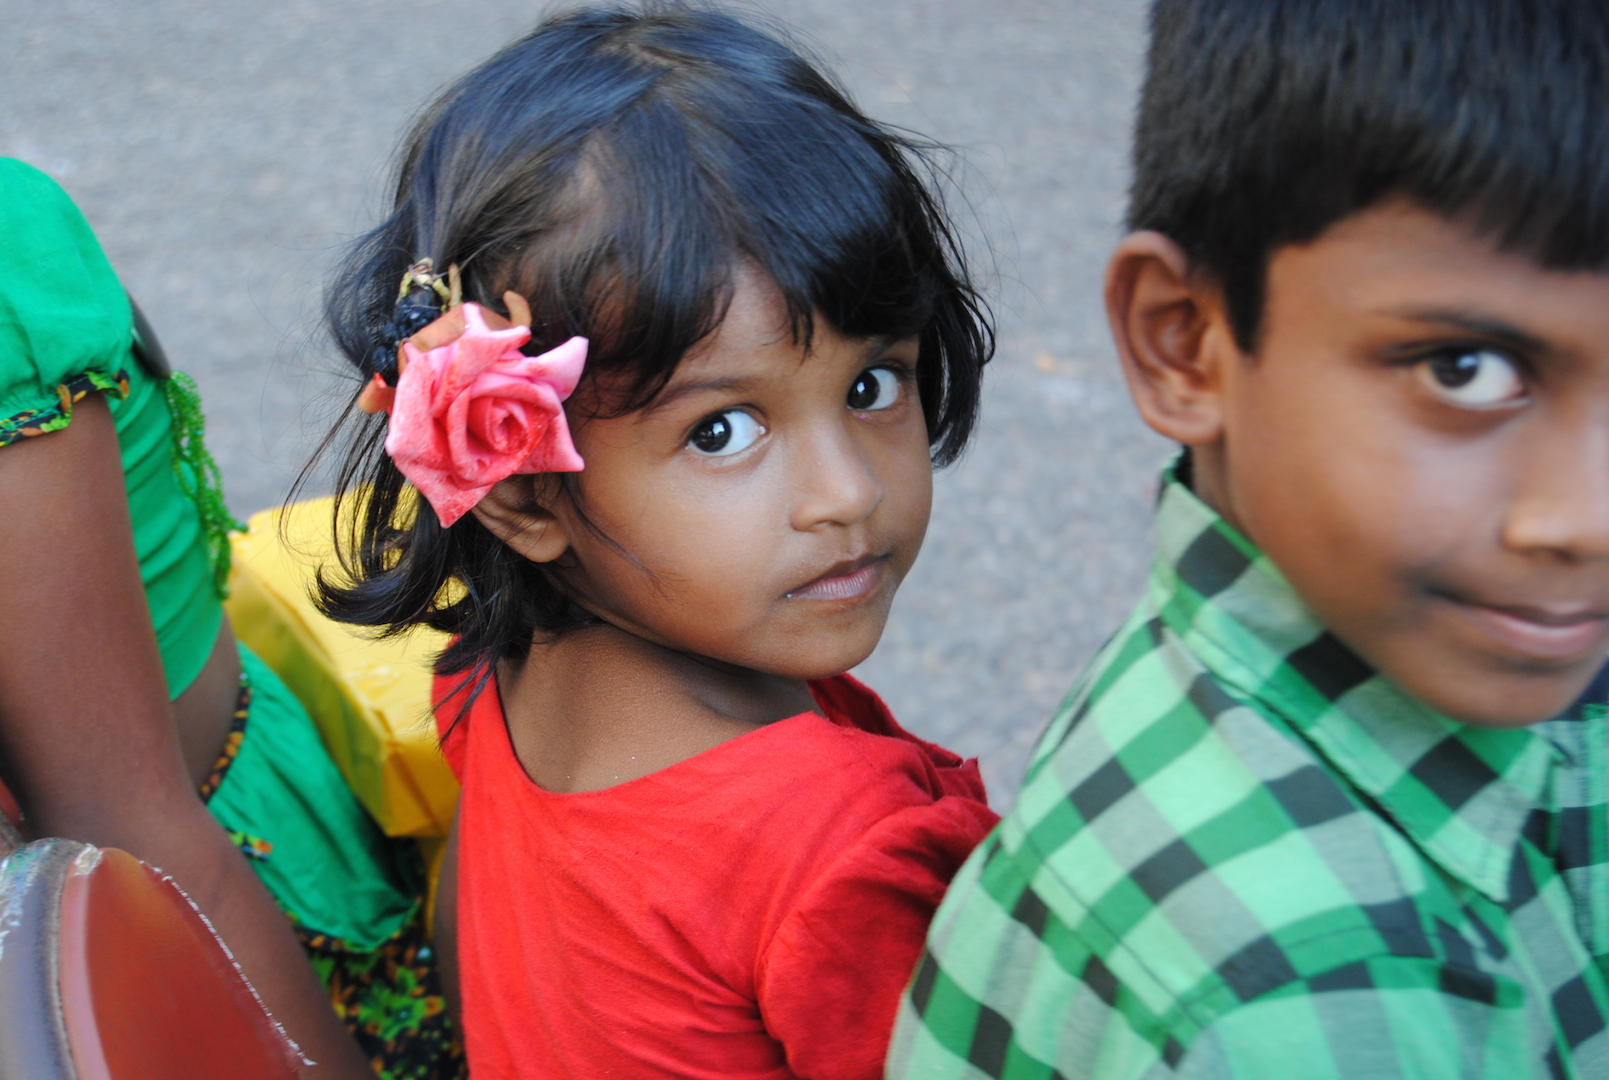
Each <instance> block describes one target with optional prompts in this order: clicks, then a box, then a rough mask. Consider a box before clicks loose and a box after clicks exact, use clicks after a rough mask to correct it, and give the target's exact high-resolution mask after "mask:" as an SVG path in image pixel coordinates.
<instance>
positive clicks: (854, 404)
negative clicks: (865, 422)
mask: <svg viewBox="0 0 1609 1080" xmlns="http://www.w3.org/2000/svg"><path fill="white" fill-rule="evenodd" d="M899 391H900V386H899V376H898V375H895V374H894V373H893V372H892V371H890V370H888V369H887V368H881V367H880V368H870V369H868V370H866V371H863V372H861V373H860V375H859V376H858V377H857V378H856V379H855V385H853V386H851V387H850V388H849V407H850V408H851V409H854V410H855V411H856V412H871V411H872V410H874V409H886V408H888V407H889V406H890V405H892V404H894V402H896V401H898V400H899Z"/></svg>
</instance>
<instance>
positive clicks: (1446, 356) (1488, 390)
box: [1414, 349, 1525, 409]
mask: <svg viewBox="0 0 1609 1080" xmlns="http://www.w3.org/2000/svg"><path fill="white" fill-rule="evenodd" d="M1414 371H1415V373H1416V374H1417V375H1418V376H1419V381H1420V382H1421V383H1423V384H1424V386H1425V388H1426V389H1427V390H1429V391H1430V392H1431V393H1433V394H1435V395H1436V396H1437V397H1439V398H1441V399H1442V400H1443V401H1446V402H1448V403H1449V404H1452V405H1458V406H1460V407H1462V408H1465V409H1489V408H1493V407H1495V406H1499V405H1508V404H1512V403H1513V402H1516V401H1520V400H1522V399H1523V398H1524V397H1525V380H1523V379H1521V378H1520V373H1519V372H1518V371H1517V370H1515V367H1514V362H1513V361H1512V360H1509V359H1508V358H1506V357H1504V356H1502V355H1501V354H1499V353H1495V352H1491V351H1489V350H1487V349H1469V350H1463V351H1449V352H1444V353H1440V354H1438V355H1436V356H1432V357H1431V358H1430V359H1428V360H1424V361H1421V362H1420V363H1419V365H1418V366H1417V367H1416V368H1415V369H1414Z"/></svg>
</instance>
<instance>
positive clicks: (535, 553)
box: [470, 474, 570, 563]
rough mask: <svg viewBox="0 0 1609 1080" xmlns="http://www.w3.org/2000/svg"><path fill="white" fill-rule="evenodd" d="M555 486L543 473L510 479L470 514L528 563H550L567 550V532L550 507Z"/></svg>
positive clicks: (490, 492)
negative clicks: (529, 561) (527, 560)
mask: <svg viewBox="0 0 1609 1080" xmlns="http://www.w3.org/2000/svg"><path fill="white" fill-rule="evenodd" d="M558 486H559V485H558V483H557V482H556V481H555V479H554V478H553V477H552V476H549V475H546V474H543V475H537V476H511V477H509V478H508V479H507V480H504V481H502V482H500V483H498V484H497V485H495V486H494V487H493V488H492V490H490V491H488V492H487V493H486V495H485V497H484V498H482V499H481V501H480V502H478V503H476V504H475V506H474V508H473V509H472V510H470V513H472V514H474V515H475V517H476V519H477V520H479V521H480V523H481V524H482V525H484V526H486V528H488V529H490V530H491V532H492V535H493V536H495V537H497V538H498V539H499V540H501V541H503V543H505V544H507V545H508V546H509V547H511V548H513V549H514V550H515V551H517V552H519V553H520V554H521V555H523V556H525V557H526V558H527V559H530V560H531V561H532V562H539V563H545V562H552V561H553V560H554V559H557V558H558V557H559V556H560V555H563V554H564V553H565V552H566V551H568V550H570V536H569V533H568V532H567V531H566V529H565V527H564V524H563V523H562V522H561V521H559V519H558V517H557V516H556V515H555V514H554V513H553V510H552V508H551V503H552V500H553V497H554V495H556V494H557V492H558Z"/></svg>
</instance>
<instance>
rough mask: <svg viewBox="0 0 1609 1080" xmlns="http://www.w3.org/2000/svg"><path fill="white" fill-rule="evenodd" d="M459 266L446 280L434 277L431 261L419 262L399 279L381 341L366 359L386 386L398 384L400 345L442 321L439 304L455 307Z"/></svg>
mask: <svg viewBox="0 0 1609 1080" xmlns="http://www.w3.org/2000/svg"><path fill="white" fill-rule="evenodd" d="M459 291H460V285H459V281H458V266H457V264H454V265H452V266H450V267H448V268H447V274H446V280H443V276H442V275H441V274H438V273H436V264H435V261H434V260H432V259H428V258H426V259H420V260H419V261H418V262H416V263H414V264H413V265H412V266H410V267H408V272H407V273H405V274H403V275H402V286H401V288H400V289H399V290H398V292H397V306H396V309H395V310H394V311H393V312H392V314H391V321H390V322H388V323H386V324H385V326H384V327H382V328H381V330H380V341H379V342H378V343H377V344H376V345H375V346H374V351H373V352H372V353H370V355H369V367H370V369H371V370H372V371H373V372H374V373H375V374H377V375H379V376H380V378H381V379H383V380H385V383H386V385H388V386H395V385H396V384H397V350H398V349H399V348H401V346H402V343H403V342H404V341H407V340H408V339H409V338H411V337H413V336H414V335H415V334H417V333H418V332H419V331H421V330H423V329H424V328H425V327H427V326H429V325H430V324H431V323H433V322H435V321H436V320H437V319H438V318H440V317H441V312H442V304H443V302H445V303H446V305H447V307H449V308H450V307H452V306H453V305H455V304H456V303H458V297H459Z"/></svg>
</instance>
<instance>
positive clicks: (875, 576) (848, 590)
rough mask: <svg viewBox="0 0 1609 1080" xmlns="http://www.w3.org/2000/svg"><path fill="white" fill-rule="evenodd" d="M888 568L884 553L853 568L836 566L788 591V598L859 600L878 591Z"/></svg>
mask: <svg viewBox="0 0 1609 1080" xmlns="http://www.w3.org/2000/svg"><path fill="white" fill-rule="evenodd" d="M887 569H888V559H887V557H886V556H882V555H879V556H877V557H876V558H874V559H870V560H868V561H866V562H864V563H863V564H861V565H860V566H859V567H858V568H855V569H852V570H839V568H838V567H834V568H833V570H832V571H829V572H828V573H827V574H824V575H823V576H821V577H818V578H817V579H816V580H814V581H812V582H810V583H809V584H807V585H801V586H800V587H799V588H797V589H794V590H793V591H792V592H790V593H788V599H790V600H859V599H861V598H862V597H865V596H870V595H871V594H872V593H874V592H876V591H877V586H878V585H879V584H881V583H882V580H883V574H884V573H885V572H886V571H887Z"/></svg>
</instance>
